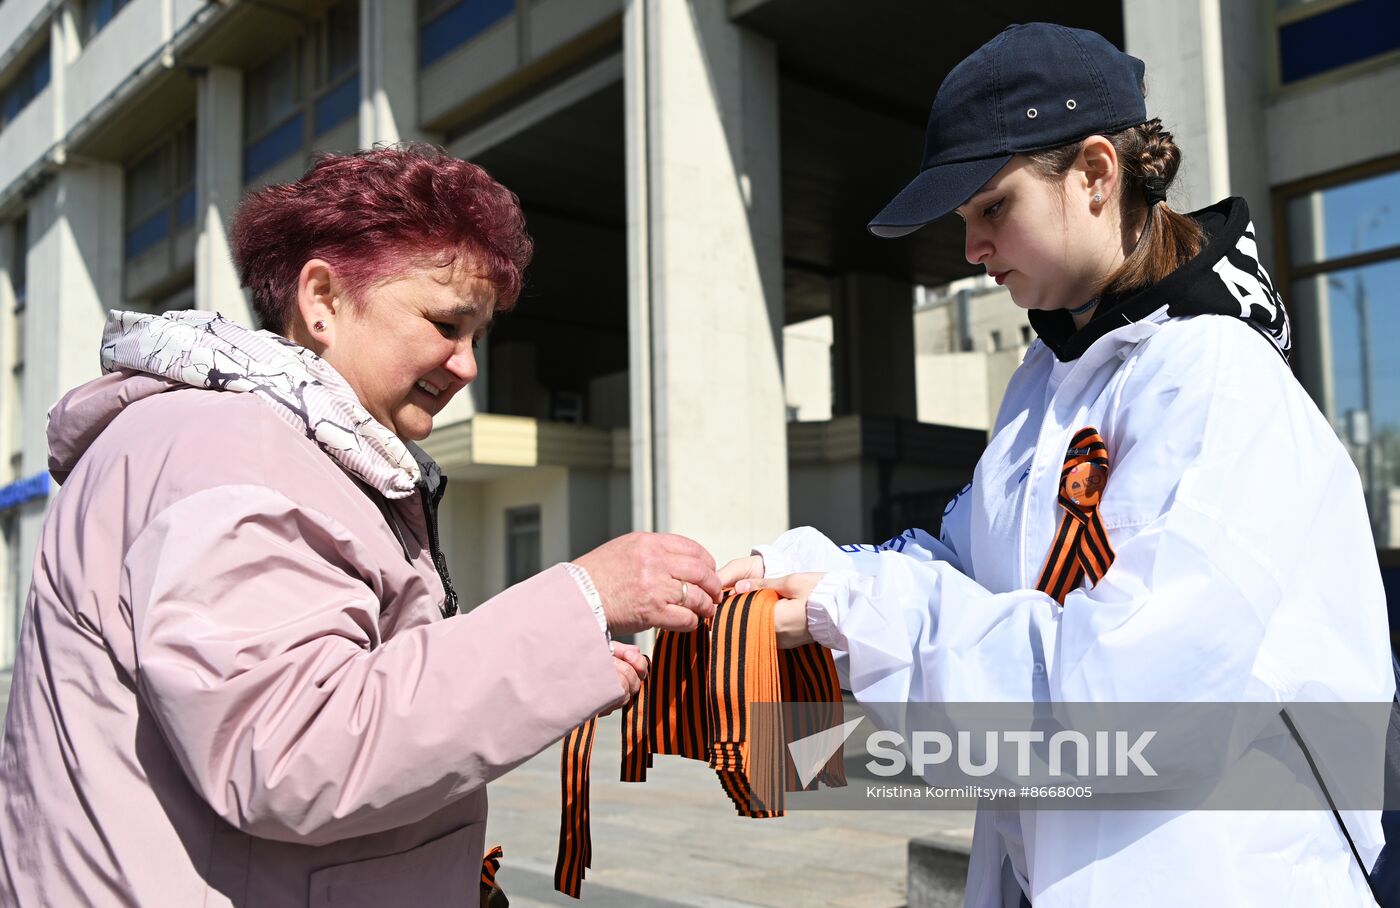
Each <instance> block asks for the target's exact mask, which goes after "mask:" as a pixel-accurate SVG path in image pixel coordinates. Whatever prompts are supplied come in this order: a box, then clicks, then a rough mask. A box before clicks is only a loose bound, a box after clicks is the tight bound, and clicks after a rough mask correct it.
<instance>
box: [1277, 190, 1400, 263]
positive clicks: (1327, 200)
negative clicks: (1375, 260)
mask: <svg viewBox="0 0 1400 908" xmlns="http://www.w3.org/2000/svg"><path fill="white" fill-rule="evenodd" d="M1392 246H1400V170H1395V171H1391V172H1390V173H1384V174H1381V175H1379V176H1374V177H1369V178H1367V179H1364V180H1358V181H1356V182H1354V183H1345V184H1343V185H1341V186H1331V187H1329V188H1327V189H1319V190H1316V191H1315V192H1309V193H1307V194H1306V195H1300V196H1298V197H1296V198H1293V199H1290V200H1289V201H1288V247H1289V258H1290V259H1291V261H1292V262H1293V264H1295V265H1311V264H1313V263H1314V262H1324V261H1327V260H1329V259H1337V258H1342V257H1344V256H1348V255H1357V254H1359V253H1363V252H1374V251H1375V250H1377V249H1389V248H1390V247H1392Z"/></svg>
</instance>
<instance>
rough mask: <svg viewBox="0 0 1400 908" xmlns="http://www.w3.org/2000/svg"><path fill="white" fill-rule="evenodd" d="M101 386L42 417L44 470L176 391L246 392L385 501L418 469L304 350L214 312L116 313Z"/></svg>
mask: <svg viewBox="0 0 1400 908" xmlns="http://www.w3.org/2000/svg"><path fill="white" fill-rule="evenodd" d="M102 371H103V373H104V375H103V377H102V378H99V379H97V380H96V381H93V382H89V383H87V384H85V385H82V386H81V387H79V388H76V389H74V390H73V391H71V392H69V393H68V394H67V395H66V396H65V397H64V398H63V399H62V400H60V401H59V402H58V403H57V404H55V405H54V407H53V409H51V410H50V411H49V425H48V436H49V472H50V473H51V474H53V477H54V479H55V480H56V481H58V482H62V481H63V480H64V479H65V478H67V476H68V474H69V473H70V472H71V471H72V469H73V467H74V466H75V465H76V464H77V462H78V458H80V457H81V456H82V455H83V452H85V451H86V450H87V449H88V447H89V446H90V445H91V444H92V443H93V441H95V440H96V439H97V437H98V436H99V435H100V434H102V431H103V430H104V429H105V428H106V427H107V426H108V425H109V424H111V422H112V420H113V419H115V418H116V417H117V416H118V414H120V413H121V411H122V410H123V409H125V408H126V407H127V406H129V405H130V404H132V403H135V402H136V401H138V400H143V399H145V398H147V397H150V396H152V395H154V394H160V393H162V392H165V391H170V390H176V389H180V388H203V389H206V390H210V391H227V392H242V393H247V394H253V395H255V396H257V397H258V398H259V399H261V400H262V401H263V402H264V403H266V404H267V405H268V406H270V407H271V408H272V410H273V412H275V413H276V414H277V415H278V416H279V417H281V418H282V419H283V420H285V421H286V422H287V423H288V424H289V425H291V426H292V428H294V429H296V430H297V431H298V432H301V433H303V434H305V435H306V437H307V438H309V439H311V440H312V441H314V442H315V443H316V444H317V446H319V447H320V448H321V450H322V451H324V452H325V453H326V454H327V455H328V456H329V457H331V458H332V459H334V460H335V461H336V462H337V463H339V464H340V465H341V467H343V468H344V469H345V470H346V471H347V472H349V473H351V474H352V475H354V476H357V477H359V478H360V479H362V480H364V481H365V482H366V483H368V484H369V485H370V486H372V487H373V488H374V489H376V490H378V491H379V492H380V493H382V494H383V495H384V496H385V497H387V498H404V497H407V496H408V495H411V494H412V493H413V492H414V490H415V489H416V487H417V485H418V483H419V481H420V480H421V479H422V477H423V475H424V474H423V468H422V467H420V465H419V461H418V460H417V458H416V457H415V454H414V452H413V451H412V450H410V446H409V445H407V444H405V442H404V441H403V440H401V439H400V438H399V437H398V436H396V435H395V434H394V433H393V432H392V431H390V430H389V429H388V428H386V427H385V426H383V425H382V424H380V423H378V422H376V421H375V419H374V417H372V416H370V415H369V412H368V411H367V410H366V409H365V408H364V406H363V405H361V404H360V402H359V399H358V398H357V397H356V396H355V392H354V391H353V390H352V389H351V388H350V385H349V384H347V383H346V381H345V379H344V378H342V377H341V375H340V373H338V372H336V371H335V369H333V368H332V367H331V365H330V363H328V362H326V361H325V360H324V359H322V358H321V357H319V356H317V355H316V354H315V353H312V352H311V351H310V350H308V349H306V348H305V347H303V346H301V345H300V344H295V343H293V342H292V341H289V340H287V339H286V338H284V337H281V336H280V335H277V334H273V333H272V332H270V331H253V330H251V329H249V328H245V327H243V326H242V325H239V324H236V323H234V322H231V321H229V320H228V319H226V318H224V317H223V316H221V315H219V314H218V313H214V312H166V313H161V314H159V315H147V314H145V313H140V312H113V313H111V314H110V315H109V316H108V318H107V326H106V329H105V330H104V331H103V334H102Z"/></svg>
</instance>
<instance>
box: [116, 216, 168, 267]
mask: <svg viewBox="0 0 1400 908" xmlns="http://www.w3.org/2000/svg"><path fill="white" fill-rule="evenodd" d="M169 235H170V209H169V208H162V209H161V210H160V211H157V212H156V213H155V214H153V215H151V216H150V217H148V218H146V219H145V220H144V221H142V222H141V223H139V224H137V225H136V226H135V227H132V228H131V229H130V230H128V231H127V232H126V257H127V258H129V259H134V258H136V257H137V256H138V255H140V254H141V253H143V252H145V251H146V250H147V249H150V248H151V247H152V246H154V245H155V244H156V243H159V242H160V241H161V240H163V239H165V238H166V237H168V236H169Z"/></svg>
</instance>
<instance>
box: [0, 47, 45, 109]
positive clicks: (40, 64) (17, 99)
mask: <svg viewBox="0 0 1400 908" xmlns="http://www.w3.org/2000/svg"><path fill="white" fill-rule="evenodd" d="M48 84H49V42H47V41H45V42H44V44H43V46H42V47H40V48H39V49H38V50H37V51H35V53H34V55H33V56H32V57H30V58H29V62H27V63H25V64H24V65H23V66H21V67H20V70H19V72H18V73H17V74H16V75H15V77H14V79H12V80H11V81H10V83H9V84H8V85H6V86H5V87H4V88H3V89H0V129H4V128H5V127H6V126H8V125H10V123H11V122H13V121H14V119H15V117H18V116H19V115H20V112H21V111H23V110H24V109H25V108H26V107H28V106H29V102H30V101H33V100H34V99H35V98H37V97H38V96H39V92H41V91H43V90H44V89H45V88H47V87H48Z"/></svg>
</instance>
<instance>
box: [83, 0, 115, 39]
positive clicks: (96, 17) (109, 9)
mask: <svg viewBox="0 0 1400 908" xmlns="http://www.w3.org/2000/svg"><path fill="white" fill-rule="evenodd" d="M115 7H116V4H115V2H114V0H97V2H96V3H93V4H92V5H91V6H90V7H88V9H89V12H88V15H89V16H90V17H91V22H92V25H91V26H90V27H89V29H88V34H90V35H91V34H96V33H97V32H99V31H101V30H102V27H103V26H105V25H106V24H107V23H108V22H111V21H112V16H114V15H115V14H116V12H117V11H116V9H115Z"/></svg>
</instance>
